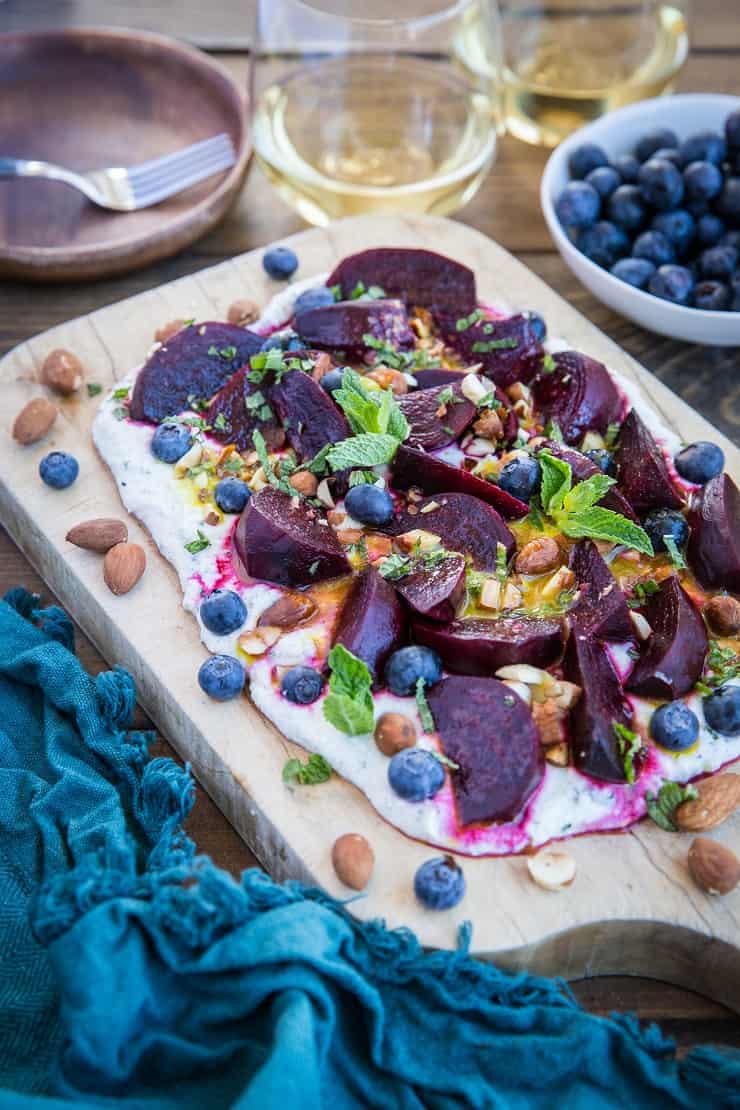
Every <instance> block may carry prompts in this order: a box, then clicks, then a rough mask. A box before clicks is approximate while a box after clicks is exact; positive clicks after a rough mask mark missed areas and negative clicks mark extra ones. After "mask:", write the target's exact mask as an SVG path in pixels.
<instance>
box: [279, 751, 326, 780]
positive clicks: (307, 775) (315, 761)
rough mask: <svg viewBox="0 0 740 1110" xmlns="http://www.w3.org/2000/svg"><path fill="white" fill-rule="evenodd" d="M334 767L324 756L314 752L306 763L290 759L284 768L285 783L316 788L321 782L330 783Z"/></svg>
mask: <svg viewBox="0 0 740 1110" xmlns="http://www.w3.org/2000/svg"><path fill="white" fill-rule="evenodd" d="M331 773H332V767H331V764H330V763H327V761H326V760H325V759H324V757H323V755H316V753H315V752H314V753H313V754H312V755H310V756H309V757H308V760H307V762H306V763H301V761H300V759H289V760H288V762H287V763H286V764H285V766H284V767H283V782H287V783H290V784H291V785H296V786H316V785H317V784H318V783H320V782H328V780H329V779H330V778H331Z"/></svg>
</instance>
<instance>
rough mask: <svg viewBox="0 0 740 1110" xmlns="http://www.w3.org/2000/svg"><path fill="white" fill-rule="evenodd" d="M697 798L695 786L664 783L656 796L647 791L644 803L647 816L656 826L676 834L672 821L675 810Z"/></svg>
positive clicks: (674, 823) (676, 828)
mask: <svg viewBox="0 0 740 1110" xmlns="http://www.w3.org/2000/svg"><path fill="white" fill-rule="evenodd" d="M698 797H699V791H698V790H697V789H696V787H695V786H682V785H681V784H680V783H678V782H668V781H666V782H663V783H662V785H661V787H660V790H659V791H658V793H657V795H656V794H651V793H650V792H649V791H648V793H647V794H646V795H645V802H646V803H647V811H648V814H649V816H650V817H652V819H653V821H655V824H656V825H660V827H661V829H665V830H666V832H678V826H677V825H676V822H675V821H674V819H673V817H674V814H675V812H676V810H677V809H678V807H679V806H680V805H682V804H683V803H684V802H691V801H693V800H694V798H698Z"/></svg>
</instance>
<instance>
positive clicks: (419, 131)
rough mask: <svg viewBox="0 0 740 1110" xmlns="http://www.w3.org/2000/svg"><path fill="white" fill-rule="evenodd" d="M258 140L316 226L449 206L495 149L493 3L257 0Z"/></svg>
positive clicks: (467, 192)
mask: <svg viewBox="0 0 740 1110" xmlns="http://www.w3.org/2000/svg"><path fill="white" fill-rule="evenodd" d="M255 43H256V45H255V51H254V62H253V71H252V79H253V97H254V99H253V103H254V104H255V115H254V129H253V137H254V150H255V154H256V156H257V159H258V161H259V163H260V165H261V166H262V167H263V169H264V170H265V172H266V173H267V176H268V177H269V179H270V181H271V182H272V183H273V184H274V185H275V187H276V189H277V190H278V192H279V193H280V195H281V196H282V197H283V198H284V199H285V200H287V201H288V203H289V204H291V205H292V206H293V207H294V208H296V209H297V210H298V212H299V213H300V214H301V215H302V216H303V217H304V218H305V219H306V220H308V221H309V222H311V223H315V224H321V225H323V224H326V223H328V221H329V220H330V219H335V218H338V217H342V216H350V215H356V214H358V213H362V212H432V213H435V214H437V215H442V214H446V213H449V212H452V211H454V210H455V209H457V208H459V207H460V206H461V205H463V204H465V203H466V201H468V200H469V199H470V197H472V196H473V194H474V193H475V192H476V190H477V189H478V187H479V185H480V184H481V181H482V180H483V178H484V177H485V175H486V173H487V172H488V169H489V168H490V166H491V164H492V162H493V159H494V155H495V150H496V131H497V117H496V111H495V95H494V80H495V74H496V70H497V65H498V56H497V53H496V50H497V46H498V34H497V26H496V20H495V5H493V6H492V5H491V3H489V0H258V5H257V28H256V36H255Z"/></svg>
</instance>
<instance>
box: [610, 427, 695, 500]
mask: <svg viewBox="0 0 740 1110" xmlns="http://www.w3.org/2000/svg"><path fill="white" fill-rule="evenodd" d="M616 462H617V474H618V476H619V488H620V490H621V491H622V493H623V494H624V496H625V497H626V498H627V500H628V501H629V503H630V505H631V506H632V508H633V509H634V510H635V512H636V513H640V514H643V513H648V512H650V510H651V509H680V508H681V504H682V502H681V498H680V497H679V496H678V492H677V491H676V488H675V486H674V485H673V482H672V481H671V476H670V474H669V473H668V467H667V466H666V463H665V459H664V458H663V453H662V451H661V450H660V447H658V444H657V443H656V442H655V440H654V439H653V437H652V435H651V434H650V432H649V431H648V429H647V428H646V427H645V424H644V423H643V421H642V420H641V419H640V417H639V416H638V415H637V412H636V411H635V410H634V409H631V410H630V412H629V413H628V414H627V418H626V419H625V421H624V424H622V429H621V431H620V433H619V447H618V448H617V455H616Z"/></svg>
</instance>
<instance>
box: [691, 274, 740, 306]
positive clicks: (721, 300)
mask: <svg viewBox="0 0 740 1110" xmlns="http://www.w3.org/2000/svg"><path fill="white" fill-rule="evenodd" d="M732 299H733V298H732V290H731V289H730V287H729V285H725V283H724V282H722V281H700V282H699V283H698V285H696V286H695V287H694V308H701V309H703V310H704V311H705V312H727V311H728V309H729V308H730V307H731V305H732Z"/></svg>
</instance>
